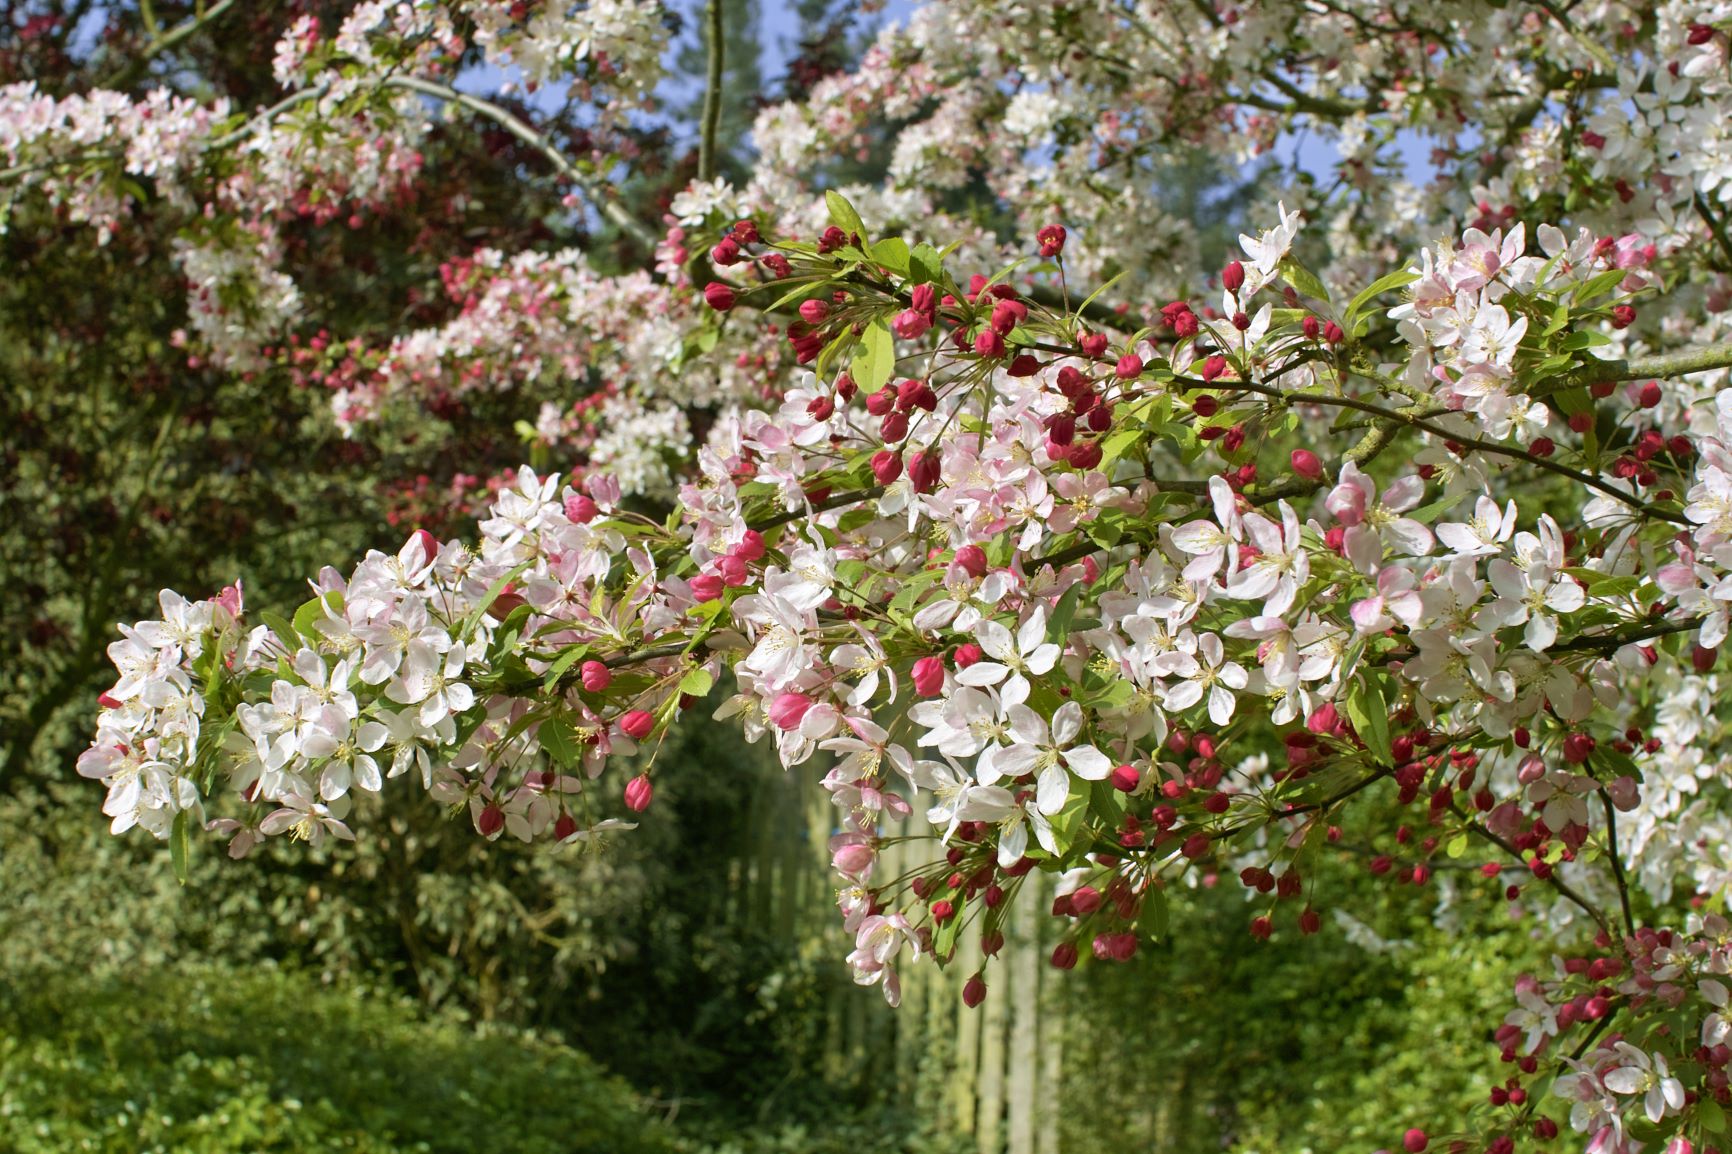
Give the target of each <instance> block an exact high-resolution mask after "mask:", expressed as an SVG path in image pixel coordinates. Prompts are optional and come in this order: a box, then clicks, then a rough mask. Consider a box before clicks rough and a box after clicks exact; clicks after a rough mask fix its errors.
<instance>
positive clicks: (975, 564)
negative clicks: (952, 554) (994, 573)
mask: <svg viewBox="0 0 1732 1154" xmlns="http://www.w3.org/2000/svg"><path fill="white" fill-rule="evenodd" d="M955 560H956V564H957V565H959V566H960V567H961V568H962V571H963V572H964V573H966V574H968V575H969V576H970V577H974V578H980V577H984V576H986V567H987V561H986V550H985V549H982V548H981V547H980V546H979V545H964V546H963V547H962V548H960V549H958V550H957V551H956V558H955Z"/></svg>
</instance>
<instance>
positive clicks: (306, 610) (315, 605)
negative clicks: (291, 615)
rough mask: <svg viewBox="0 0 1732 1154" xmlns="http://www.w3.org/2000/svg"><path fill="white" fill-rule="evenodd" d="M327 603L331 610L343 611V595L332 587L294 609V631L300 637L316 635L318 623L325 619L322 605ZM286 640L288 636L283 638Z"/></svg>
mask: <svg viewBox="0 0 1732 1154" xmlns="http://www.w3.org/2000/svg"><path fill="white" fill-rule="evenodd" d="M326 605H329V606H330V607H331V609H332V611H333V612H336V613H341V612H342V611H343V595H342V594H341V593H339V592H338V591H337V590H335V589H333V590H331V591H330V592H329V593H326V594H324V595H323V596H320V597H315V598H313V599H312V600H311V601H309V602H307V603H306V604H305V605H303V606H301V607H300V608H299V609H297V610H295V632H296V633H299V634H300V635H301V636H302V637H314V636H317V635H318V624H319V622H321V621H323V620H324V619H325V610H324V606H326ZM284 640H288V638H284Z"/></svg>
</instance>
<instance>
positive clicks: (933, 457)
mask: <svg viewBox="0 0 1732 1154" xmlns="http://www.w3.org/2000/svg"><path fill="white" fill-rule="evenodd" d="M908 479H909V480H910V481H912V482H913V483H914V491H915V492H916V493H930V492H932V490H934V489H936V488H938V481H939V460H938V454H937V453H915V454H914V455H913V456H912V457H909V458H908Z"/></svg>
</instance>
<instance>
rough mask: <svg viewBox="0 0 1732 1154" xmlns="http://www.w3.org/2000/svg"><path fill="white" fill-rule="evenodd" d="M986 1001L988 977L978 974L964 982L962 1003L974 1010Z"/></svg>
mask: <svg viewBox="0 0 1732 1154" xmlns="http://www.w3.org/2000/svg"><path fill="white" fill-rule="evenodd" d="M984 1001H986V979H984V978H982V977H981V976H980V975H979V974H976V975H974V976H973V977H972V978H970V979H968V981H967V982H965V983H963V986H962V1004H963V1005H965V1006H967V1007H968V1008H969V1009H971V1010H972V1009H974V1007H976V1006H978V1005H980V1003H982V1002H984Z"/></svg>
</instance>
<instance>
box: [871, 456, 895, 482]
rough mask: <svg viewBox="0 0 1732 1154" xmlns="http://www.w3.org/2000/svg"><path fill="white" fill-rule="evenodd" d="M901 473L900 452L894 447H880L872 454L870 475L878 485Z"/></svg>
mask: <svg viewBox="0 0 1732 1154" xmlns="http://www.w3.org/2000/svg"><path fill="white" fill-rule="evenodd" d="M901 475H902V454H901V453H898V452H896V450H894V449H880V450H878V451H877V452H876V453H873V454H872V476H874V477H876V478H877V480H878V483H879V484H880V485H888V484H890V483H891V482H893V481H895V480H896V478H898V477H900V476H901Z"/></svg>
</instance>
